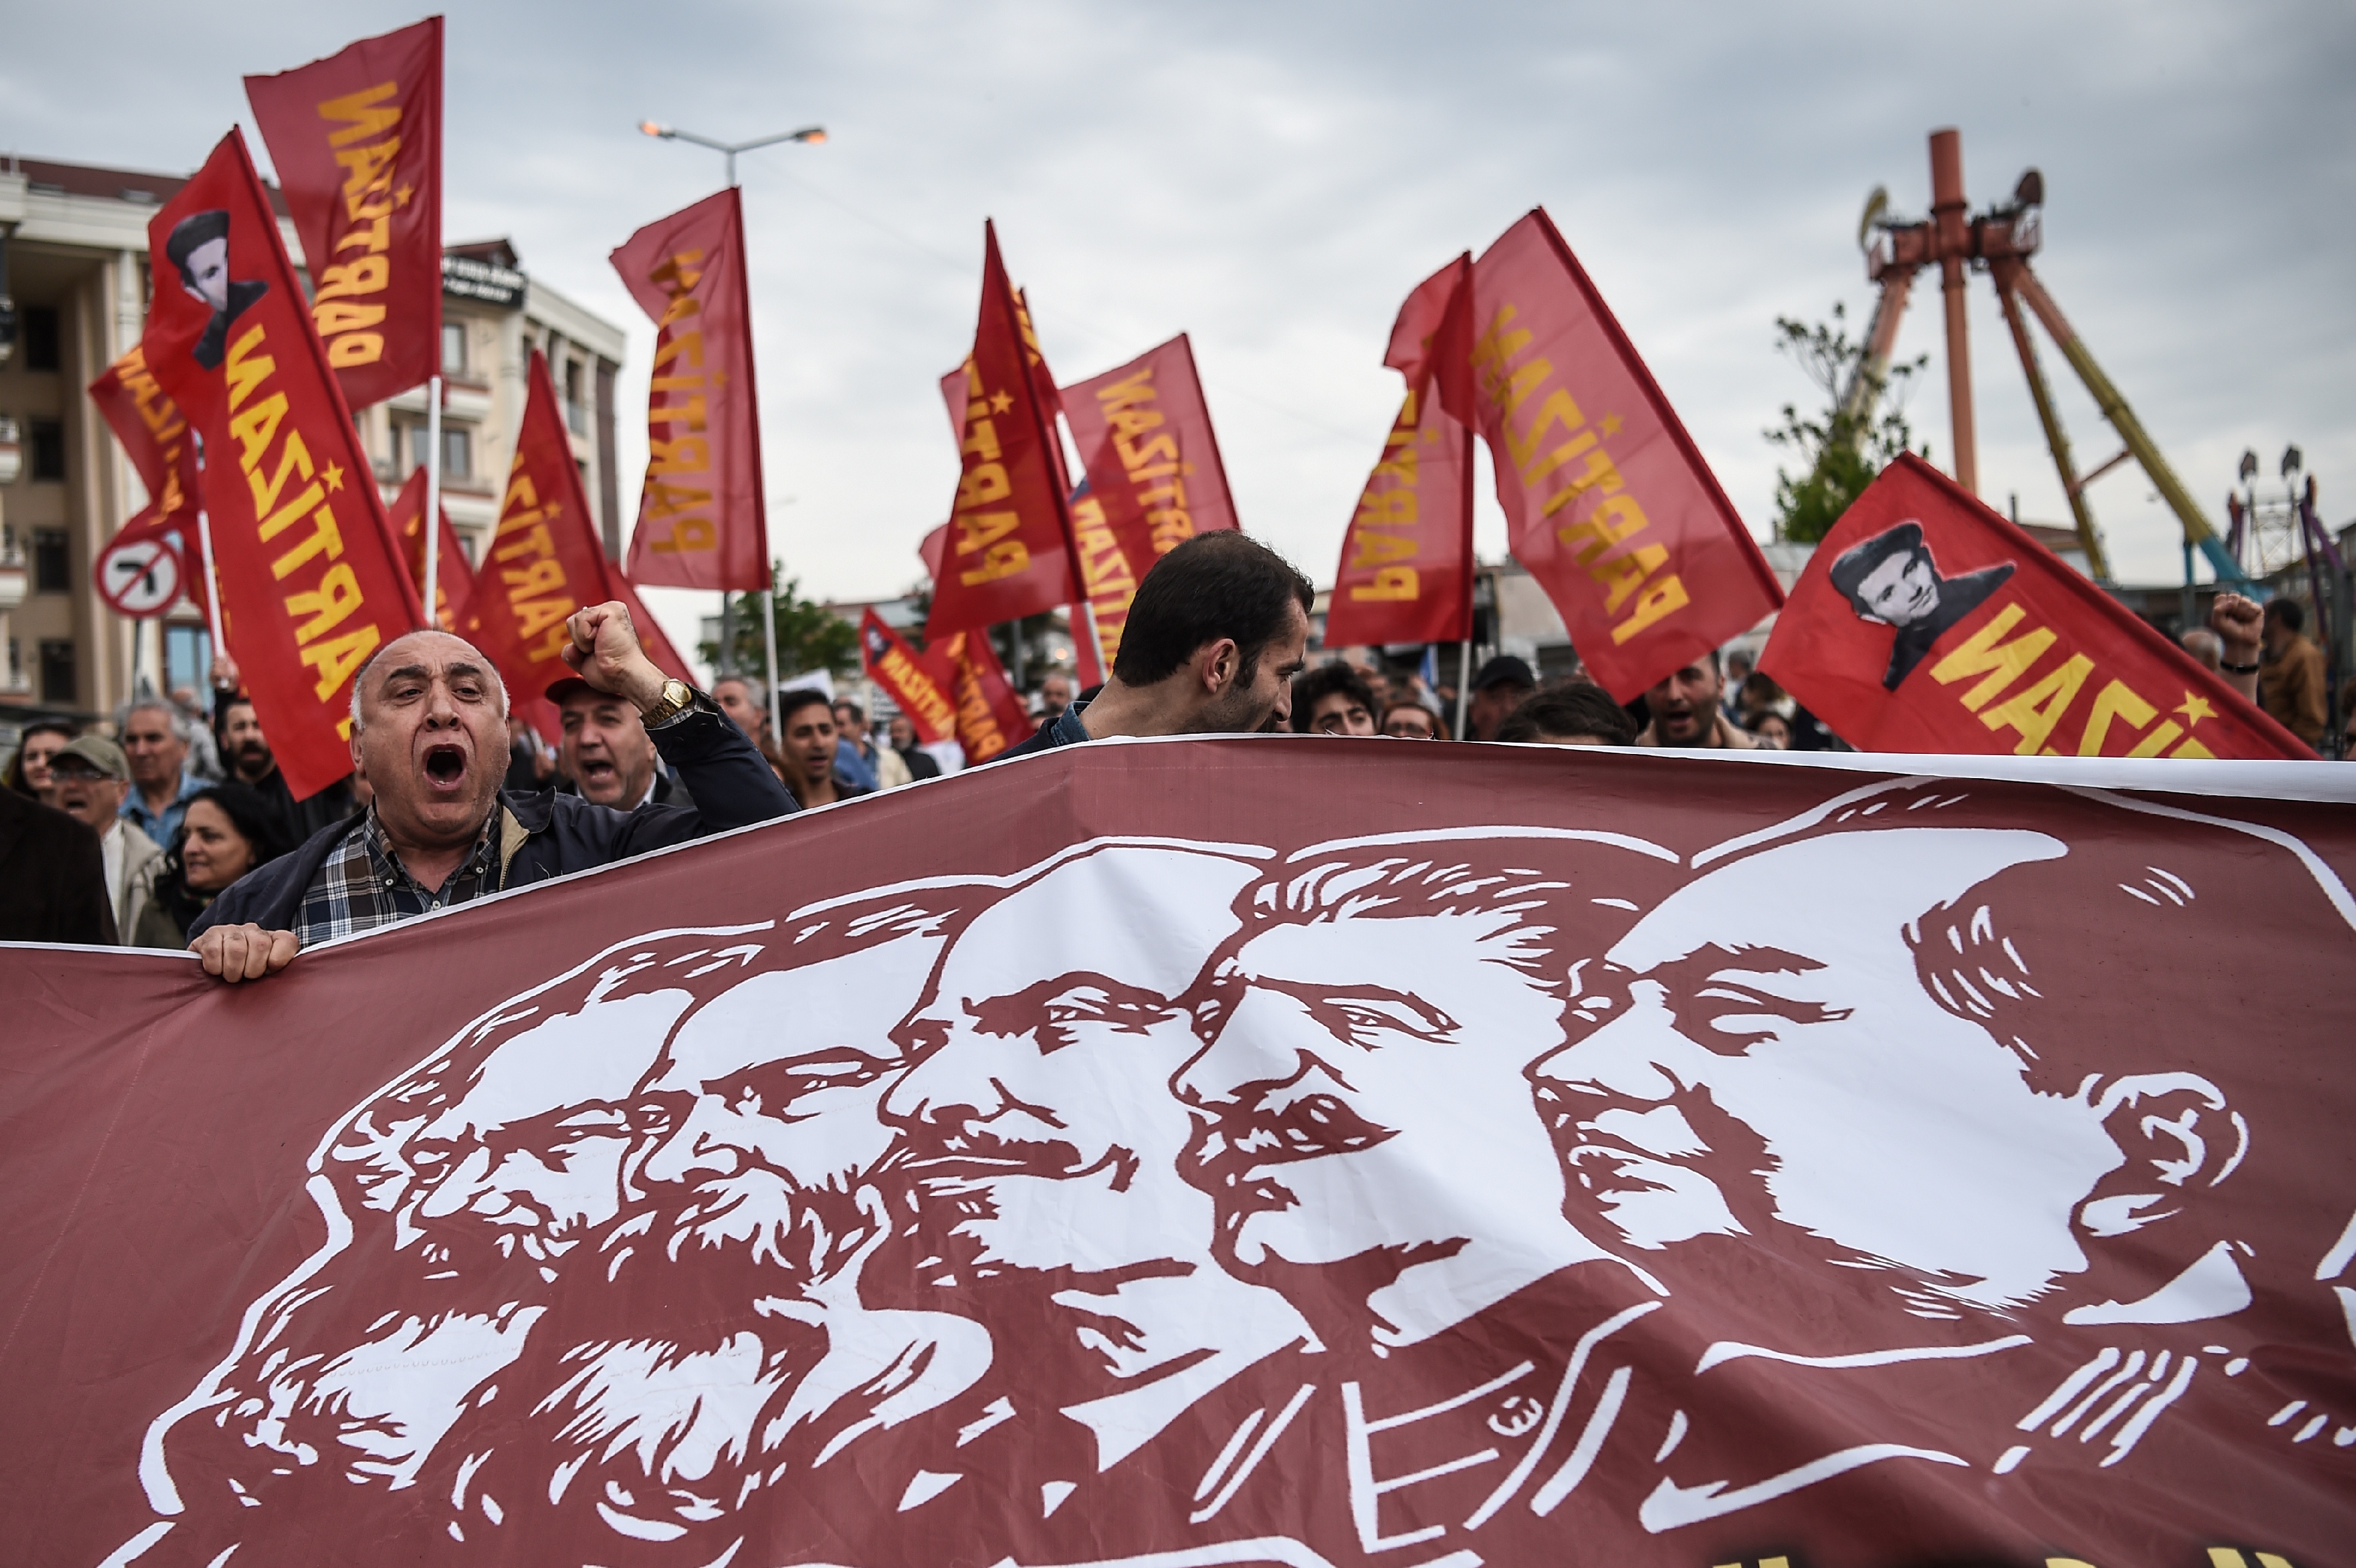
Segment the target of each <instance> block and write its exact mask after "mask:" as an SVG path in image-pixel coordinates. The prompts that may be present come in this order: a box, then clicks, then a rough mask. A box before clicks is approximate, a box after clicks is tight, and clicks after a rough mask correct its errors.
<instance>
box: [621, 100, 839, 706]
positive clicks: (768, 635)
mask: <svg viewBox="0 0 2356 1568" xmlns="http://www.w3.org/2000/svg"><path fill="white" fill-rule="evenodd" d="M638 129H639V130H640V131H642V132H644V133H645V134H648V135H649V136H659V137H661V138H662V139H663V140H664V141H666V142H692V143H694V144H695V145H697V146H699V147H710V148H711V149H712V151H713V152H715V153H719V154H721V155H722V156H724V157H725V158H726V159H727V160H728V184H729V188H731V189H734V188H735V185H736V155H737V154H738V153H749V152H751V151H753V150H754V149H755V147H773V146H775V145H777V144H778V143H780V142H798V143H800V144H802V145H805V146H816V145H818V144H819V143H820V142H823V141H825V140H826V127H825V126H823V125H805V126H803V127H802V128H801V129H800V130H798V131H781V132H779V133H778V134H776V135H774V136H758V137H755V139H754V140H752V141H749V142H715V141H713V140H712V138H711V137H709V136H699V135H697V134H695V133H694V132H692V131H682V130H680V128H679V127H678V126H676V125H663V124H657V123H656V122H654V121H652V120H641V121H639V122H638ZM769 579H770V581H769V585H768V586H767V587H766V588H765V589H763V590H762V591H761V636H762V641H763V645H764V648H765V649H766V652H767V654H768V660H769V671H768V674H769V733H770V734H771V735H772V736H776V738H777V741H778V744H779V745H783V744H784V738H785V737H784V736H777V728H778V715H777V607H776V587H777V585H776V572H775V571H774V570H772V571H771V572H770V574H769ZM735 666H736V612H735V609H734V605H733V601H732V600H731V599H730V597H729V596H728V594H727V593H726V591H725V590H723V592H722V593H721V596H720V661H719V671H720V673H721V674H723V675H726V674H731V673H734V670H735Z"/></svg>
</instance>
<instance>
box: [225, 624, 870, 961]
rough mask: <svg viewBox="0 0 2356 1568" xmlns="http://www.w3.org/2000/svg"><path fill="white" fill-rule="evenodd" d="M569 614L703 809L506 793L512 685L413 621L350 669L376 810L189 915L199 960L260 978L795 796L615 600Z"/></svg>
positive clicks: (362, 758)
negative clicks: (351, 938) (613, 805)
mask: <svg viewBox="0 0 2356 1568" xmlns="http://www.w3.org/2000/svg"><path fill="white" fill-rule="evenodd" d="M565 630H566V632H567V633H568V634H569V641H568V643H567V645H566V646H565V648H564V649H563V654H564V661H565V662H566V663H567V664H569V665H571V666H572V667H573V669H575V670H576V671H579V672H580V674H581V676H582V678H583V679H584V681H586V682H588V683H589V684H590V685H592V686H594V687H595V688H596V689H597V690H598V691H601V692H613V693H617V694H619V695H621V696H623V697H625V698H626V699H627V700H628V701H629V703H631V704H632V705H633V706H634V707H636V708H637V710H638V714H639V715H640V722H641V723H642V724H644V725H645V726H646V728H647V731H648V734H649V735H651V736H653V737H654V744H655V749H656V750H658V751H659V752H660V753H662V754H663V757H664V758H665V759H666V760H667V761H669V762H670V763H672V764H673V765H674V766H676V767H677V768H679V769H680V772H681V773H682V774H684V775H686V778H687V780H688V782H689V783H690V785H691V787H692V788H693V789H694V790H695V792H696V795H697V798H698V804H697V809H696V810H694V811H686V810H681V809H679V808H676V807H669V806H648V807H647V808H645V809H643V810H640V811H612V810H609V809H607V808H605V807H604V806H599V805H595V804H594V803H592V802H590V801H587V800H579V799H576V798H575V797H573V796H570V795H557V794H544V795H509V796H504V797H503V796H502V795H501V793H500V786H501V785H502V784H503V783H504V782H505V781H506V778H507V765H508V725H507V719H508V693H507V688H506V687H505V686H504V685H503V684H501V682H500V681H499V678H498V671H496V670H494V669H493V668H492V666H491V661H490V660H488V659H487V658H486V657H484V655H483V653H482V652H481V650H478V649H477V648H476V647H475V646H474V645H473V644H472V643H469V642H468V641H466V639H464V638H461V637H455V636H453V635H451V634H450V633H448V632H445V631H434V630H423V631H412V632H409V633H406V634H404V635H402V636H401V637H396V638H394V639H392V640H391V641H390V642H388V643H386V644H385V645H384V646H383V647H382V648H380V649H379V650H377V651H376V654H375V656H374V657H372V658H371V659H370V660H369V661H368V663H367V664H365V665H363V666H362V667H361V669H360V672H359V674H358V675H357V676H355V677H354V678H353V680H352V738H351V747H352V763H353V766H354V768H355V769H356V770H357V774H358V779H359V782H361V783H364V784H366V785H368V786H369V789H371V790H372V791H373V799H372V801H371V803H370V806H369V811H368V814H367V815H366V816H364V817H362V818H360V819H359V821H357V822H354V823H353V824H352V825H351V826H350V827H348V828H346V827H343V826H340V825H338V826H336V827H330V828H327V829H323V830H322V831H321V832H317V833H315V834H313V835H312V837H311V838H310V840H309V841H308V842H306V843H304V844H303V845H302V846H301V847H300V848H298V849H297V850H295V853H294V854H287V855H282V856H280V857H279V858H278V859H276V860H273V861H272V862H271V863H270V864H269V865H264V866H262V867H260V868H258V869H257V870H255V871H253V872H252V873H250V874H249V875H246V876H244V877H242V878H241V879H240V880H239V881H237V882H236V883H234V884H232V885H231V886H230V888H229V890H228V891H227V892H225V893H223V894H222V895H221V896H220V897H218V898H216V899H214V900H213V902H212V905H211V907H210V908H208V909H206V910H205V912H204V914H203V915H201V916H199V917H198V919H197V921H196V923H195V924H194V925H193V926H191V927H190V928H189V930H188V936H189V942H188V946H189V947H190V948H191V949H192V950H195V951H196V953H197V954H198V956H199V957H201V958H202V959H203V960H204V966H205V972H206V973H208V974H213V975H218V976H220V978H221V979H223V980H225V981H239V980H259V979H261V978H262V976H264V975H267V974H275V973H277V972H279V971H280V970H282V969H284V968H285V967H286V966H287V965H288V964H289V963H292V962H293V961H295V954H296V953H298V952H300V951H301V950H303V949H304V948H305V947H308V946H311V945H313V944H316V943H318V942H322V941H327V940H332V939H334V938H337V937H342V936H348V935H350V934H353V933H355V932H359V931H367V930H372V929H375V928H376V927H378V926H385V925H391V924H392V923H393V922H394V921H396V920H405V919H409V918H412V917H413V916H417V915H423V914H426V913H429V912H431V911H433V910H437V909H441V908H446V907H447V906H449V905H452V904H458V903H463V902H466V901H467V900H469V899H474V898H480V897H485V896H487V895H488V894H492V893H498V892H503V891H505V890H507V889H509V888H511V887H521V886H528V885H529V884H531V883H534V882H542V881H546V880H548V879H549V878H551V877H556V876H562V875H568V874H570V873H572V872H575V871H586V870H589V869H591V868H592V867H594V866H600V865H611V864H612V863H613V862H615V861H617V860H623V859H626V858H628V857H629V856H631V855H635V854H643V853H644V852H646V851H648V850H651V849H660V848H662V847H664V846H666V845H669V844H678V843H687V842H688V841H690V840H691V839H696V838H701V836H703V835H704V834H705V833H709V832H724V831H726V830H728V829H730V828H740V827H747V826H750V825H751V824H753V823H755V822H766V821H768V820H769V819H771V818H773V817H782V816H784V815H785V814H786V813H787V812H788V811H792V810H793V809H794V802H793V800H792V799H791V798H790V797H789V796H787V793H786V789H785V786H783V785H782V784H780V783H778V782H777V778H776V774H774V773H772V772H770V771H769V769H768V768H767V767H766V765H765V764H764V763H763V762H762V760H761V757H760V754H759V753H758V752H757V751H755V750H754V748H753V743H752V741H750V740H749V739H747V738H746V737H745V736H744V733H743V732H742V731H740V730H738V729H737V728H736V726H735V725H732V724H730V723H729V722H728V721H727V720H726V719H725V718H723V716H722V715H721V713H720V709H719V707H718V705H717V704H715V703H713V702H712V699H711V698H709V697H707V696H705V695H703V694H702V693H700V692H698V691H696V689H695V688H694V687H692V686H690V685H689V684H688V683H687V682H684V681H675V680H669V679H667V678H666V677H665V676H664V675H663V672H662V671H659V670H658V669H656V668H655V666H654V664H653V663H652V661H650V660H648V658H647V656H646V652H645V650H643V649H641V648H640V647H639V646H638V638H637V628H635V627H633V626H632V625H631V624H630V616H629V612H628V611H627V610H626V609H624V608H623V607H622V606H621V605H620V604H618V603H615V602H611V601H609V602H607V603H605V604H602V605H592V606H590V607H587V608H585V609H580V610H575V611H574V612H573V617H572V618H571V620H569V621H568V622H567V623H566V626H565ZM829 727H830V728H831V727H832V726H831V725H829Z"/></svg>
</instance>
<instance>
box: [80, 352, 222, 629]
mask: <svg viewBox="0 0 2356 1568" xmlns="http://www.w3.org/2000/svg"><path fill="white" fill-rule="evenodd" d="M90 401H91V404H92V406H94V407H95V408H96V409H97V410H98V412H99V414H100V416H101V417H102V418H103V419H104V420H105V421H106V424H107V428H108V429H110V430H112V431H113V432H114V438H115V440H116V441H118V442H120V443H121V444H122V446H123V456H125V457H127V458H128V459H129V460H130V463H131V467H132V469H133V471H134V472H135V473H136V474H138V476H139V482H140V483H141V484H142V485H144V486H145V487H146V490H147V504H146V505H145V506H143V507H141V508H140V509H139V510H138V511H136V512H134V514H132V516H131V518H130V519H129V520H128V521H125V522H124V523H123V527H122V528H121V529H120V530H118V531H117V532H116V533H115V541H116V542H120V541H123V540H124V539H128V538H145V537H148V536H150V535H153V536H155V537H156V538H158V539H161V540H163V541H164V542H166V544H167V546H168V547H169V548H170V550H171V551H172V553H173V554H174V555H176V556H177V558H178V560H179V567H180V569H179V583H180V590H181V592H182V593H184V594H186V595H187V597H188V600H189V602H190V603H192V604H194V605H195V606H196V607H198V609H200V610H205V611H206V612H207V613H208V614H209V613H210V608H209V607H210V602H211V601H210V598H209V595H210V593H211V585H209V583H207V582H206V581H205V552H204V544H203V541H202V539H201V538H200V537H199V535H198V526H197V510H198V509H197V498H198V494H199V491H200V489H201V483H200V480H199V478H198V470H197V444H196V442H195V440H194V439H193V438H192V437H191V434H190V432H189V429H188V422H187V419H186V418H184V417H182V415H181V413H180V409H179V405H178V404H177V403H174V402H173V401H172V399H171V397H170V395H169V394H167V393H166V392H165V391H164V389H163V388H162V387H161V386H158V385H157V384H156V381H155V377H154V376H152V375H150V374H149V373H148V371H147V354H146V349H145V347H144V346H142V345H140V344H137V343H134V344H133V345H132V346H131V348H130V349H129V350H128V351H126V352H125V353H124V354H123V357H122V358H121V359H119V360H115V361H114V363H112V364H111V365H109V366H107V367H106V369H105V370H104V371H101V372H100V373H99V377H98V379H97V380H96V381H92V382H91V383H90ZM103 591H104V588H103V585H102V587H101V592H103Z"/></svg>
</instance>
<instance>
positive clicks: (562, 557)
mask: <svg viewBox="0 0 2356 1568" xmlns="http://www.w3.org/2000/svg"><path fill="white" fill-rule="evenodd" d="M606 579H607V569H606V561H605V550H604V549H603V548H602V547H601V546H600V545H599V543H598V541H597V529H596V524H595V522H594V521H593V520H592V517H591V514H590V510H589V498H588V497H587V496H586V495H585V494H584V492H583V490H582V488H581V470H580V469H579V468H577V467H574V466H573V441H572V437H571V436H569V435H566V434H565V429H564V416H563V414H562V413H561V412H560V411H559V410H558V408H557V402H556V382H555V381H553V380H552V378H551V377H550V376H549V373H548V361H547V360H545V359H544V358H542V357H541V352H540V350H539V349H533V350H532V355H531V370H530V391H529V392H528V393H527V395H526V397H525V400H524V411H523V424H521V425H520V426H519V427H518V429H517V431H516V447H515V458H514V461H512V462H511V463H509V466H508V488H507V495H506V496H505V498H504V499H501V501H500V502H499V522H498V530H497V532H494V533H493V534H492V535H491V542H490V546H489V548H488V549H487V550H486V551H485V552H484V554H483V560H482V564H481V565H480V566H479V567H478V568H477V572H476V575H475V592H474V595H473V596H472V597H471V598H469V599H468V600H467V601H466V623H465V624H466V631H465V636H466V639H467V640H468V641H470V642H472V643H473V644H474V645H475V646H476V647H477V648H479V649H481V650H483V651H484V652H485V653H487V654H488V655H489V656H490V658H491V661H492V662H493V663H494V664H496V665H498V670H499V673H500V675H501V676H503V677H504V678H505V679H506V681H507V683H508V696H509V703H510V705H511V706H512V708H513V710H514V711H515V712H516V713H518V714H522V715H523V716H524V717H525V718H526V719H528V720H529V721H530V723H531V725H532V726H533V727H534V728H536V729H538V730H539V731H540V732H541V734H542V735H544V736H547V737H548V738H549V739H550V741H552V742H553V741H555V740H556V739H557V738H558V736H559V734H560V730H559V728H558V725H557V721H556V710H555V708H554V706H553V705H552V704H551V703H549V702H548V701H547V699H546V698H545V697H543V696H542V695H541V693H544V692H546V691H547V690H548V687H549V685H550V684H551V683H552V682H554V681H556V680H558V679H559V678H560V677H562V676H564V675H566V674H569V673H570V672H571V671H570V668H569V666H567V665H566V664H565V662H564V658H563V650H564V648H565V646H566V644H567V642H568V641H569V640H570V639H569V637H568V634H567V633H566V631H565V629H564V623H565V622H566V620H568V619H569V618H571V617H572V615H573V611H575V610H577V609H580V608H581V607H583V606H584V605H594V604H602V603H604V602H605V600H606V599H608V598H611V597H613V594H612V592H611V591H610V589H609V587H608V585H607V580H606Z"/></svg>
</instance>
